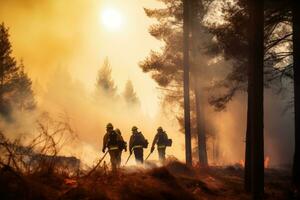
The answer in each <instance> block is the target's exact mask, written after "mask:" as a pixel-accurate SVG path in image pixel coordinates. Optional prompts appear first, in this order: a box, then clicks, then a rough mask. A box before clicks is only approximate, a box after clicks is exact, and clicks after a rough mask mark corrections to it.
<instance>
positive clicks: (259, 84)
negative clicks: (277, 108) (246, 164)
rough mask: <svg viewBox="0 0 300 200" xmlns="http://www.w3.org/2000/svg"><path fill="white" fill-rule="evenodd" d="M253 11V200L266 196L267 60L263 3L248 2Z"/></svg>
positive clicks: (250, 53)
mask: <svg viewBox="0 0 300 200" xmlns="http://www.w3.org/2000/svg"><path fill="white" fill-rule="evenodd" d="M249 5H250V7H249V9H250V10H249V11H250V20H249V25H250V34H251V36H250V44H249V45H250V52H249V55H250V56H249V63H250V74H249V75H250V76H249V78H248V80H249V82H248V84H249V87H250V94H251V95H250V101H249V103H250V107H249V108H251V111H250V112H251V115H250V116H251V118H250V119H249V120H250V126H251V127H250V131H251V140H250V141H251V152H252V153H251V157H252V159H251V180H252V187H251V190H252V198H253V199H255V200H257V199H263V194H264V135H263V131H264V127H263V86H264V82H263V72H264V70H263V66H264V63H263V60H264V3H263V1H260V0H252V1H249Z"/></svg>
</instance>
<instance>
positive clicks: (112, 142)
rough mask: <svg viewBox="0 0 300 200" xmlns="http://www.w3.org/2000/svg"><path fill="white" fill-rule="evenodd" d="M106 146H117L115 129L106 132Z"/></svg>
mask: <svg viewBox="0 0 300 200" xmlns="http://www.w3.org/2000/svg"><path fill="white" fill-rule="evenodd" d="M107 146H108V147H110V146H119V142H118V133H116V132H115V131H112V132H110V133H109V134H108V141H107Z"/></svg>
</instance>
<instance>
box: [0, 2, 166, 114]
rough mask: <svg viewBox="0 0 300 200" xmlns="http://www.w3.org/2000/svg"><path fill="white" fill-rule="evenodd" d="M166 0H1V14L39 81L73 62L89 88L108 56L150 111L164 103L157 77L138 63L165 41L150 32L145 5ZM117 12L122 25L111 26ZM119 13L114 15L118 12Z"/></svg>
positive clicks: (120, 79)
mask: <svg viewBox="0 0 300 200" xmlns="http://www.w3.org/2000/svg"><path fill="white" fill-rule="evenodd" d="M157 6H160V4H159V3H157V2H156V1H149V0H128V1H126V3H124V0H89V1H83V0H72V1H71V0H50V1H47V0H40V1H34V0H28V1H22V0H1V7H0V20H1V21H2V22H5V24H6V25H7V26H8V27H9V28H10V34H11V41H12V45H13V50H14V51H13V54H14V55H15V57H16V58H17V59H22V60H23V62H24V64H25V67H26V71H27V72H28V74H29V75H30V77H31V78H32V79H33V81H34V82H35V81H37V82H38V83H39V84H42V85H43V84H46V83H47V81H49V80H48V79H47V77H49V74H51V73H53V72H54V71H55V70H56V69H57V68H59V67H63V68H67V69H68V71H69V72H70V73H71V75H72V77H73V78H74V79H77V80H79V81H81V82H82V83H83V84H84V86H85V87H86V88H87V89H88V90H93V89H94V86H95V79H96V77H95V75H96V73H97V71H98V70H99V68H100V67H101V65H102V63H103V61H104V59H105V57H108V58H109V60H110V62H111V65H112V68H113V69H112V75H113V78H114V80H115V83H116V84H117V86H118V88H119V90H120V92H121V91H122V90H123V88H124V85H125V83H126V81H127V80H128V79H131V80H132V82H133V84H134V86H135V88H136V91H137V94H138V96H139V98H140V99H141V102H142V108H143V110H144V112H145V113H147V114H149V115H151V116H154V115H155V114H156V113H157V112H158V109H159V105H158V101H157V95H158V94H157V90H156V85H155V83H154V81H153V80H152V79H151V78H150V77H149V75H147V74H144V73H143V72H142V71H141V69H140V68H139V67H138V63H139V62H140V61H142V60H143V59H144V58H145V57H146V56H147V55H148V53H149V51H150V50H151V49H154V50H158V49H159V48H160V46H161V43H160V42H159V41H157V40H156V39H154V38H153V37H151V36H150V34H148V27H149V25H150V24H151V23H152V22H153V21H151V20H150V19H149V18H147V16H146V15H145V14H144V10H143V8H144V7H146V8H153V7H157ZM111 10H112V11H113V12H114V13H117V15H118V17H119V18H120V19H121V25H120V27H119V28H117V29H113V30H112V29H111V28H110V27H109V26H108V25H107V23H108V24H109V23H110V20H112V22H113V20H114V18H113V19H110V18H111V17H110V15H109V16H108V19H107V23H103V13H107V12H109V11H111ZM112 17H114V16H112Z"/></svg>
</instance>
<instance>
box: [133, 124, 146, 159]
mask: <svg viewBox="0 0 300 200" xmlns="http://www.w3.org/2000/svg"><path fill="white" fill-rule="evenodd" d="M131 131H132V135H131V137H130V140H129V151H130V155H131V154H132V151H133V152H134V156H135V161H136V163H137V164H142V163H143V162H144V152H143V149H144V148H147V147H148V141H147V140H146V139H145V137H144V136H143V134H142V133H141V132H139V131H138V128H137V127H136V126H133V127H132V129H131Z"/></svg>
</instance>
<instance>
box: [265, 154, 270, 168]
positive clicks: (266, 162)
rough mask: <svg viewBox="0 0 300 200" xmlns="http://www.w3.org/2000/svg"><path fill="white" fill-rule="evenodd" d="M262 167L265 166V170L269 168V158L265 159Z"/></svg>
mask: <svg viewBox="0 0 300 200" xmlns="http://www.w3.org/2000/svg"><path fill="white" fill-rule="evenodd" d="M264 165H265V168H269V166H270V157H269V156H266V157H265V162H264Z"/></svg>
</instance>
